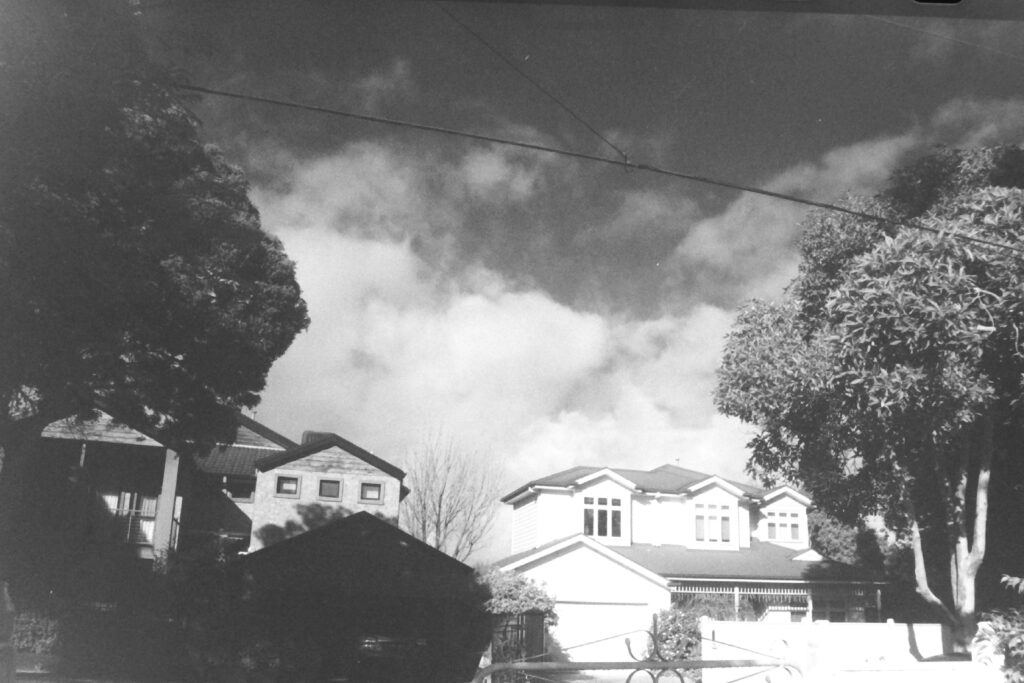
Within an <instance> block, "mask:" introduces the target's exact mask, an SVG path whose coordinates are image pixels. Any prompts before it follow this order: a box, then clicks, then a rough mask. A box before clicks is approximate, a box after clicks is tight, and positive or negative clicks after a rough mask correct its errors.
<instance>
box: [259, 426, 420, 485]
mask: <svg viewBox="0 0 1024 683" xmlns="http://www.w3.org/2000/svg"><path fill="white" fill-rule="evenodd" d="M334 446H336V447H338V448H340V449H341V450H343V451H345V452H346V453H350V454H352V455H354V456H356V457H357V458H359V459H360V460H362V461H363V462H365V463H367V464H370V465H373V466H374V467H376V468H377V469H379V470H381V471H382V472H386V473H388V474H390V475H391V476H392V477H394V478H395V479H398V480H399V481H401V480H402V479H404V478H405V472H403V471H402V470H401V469H399V468H397V467H395V466H394V465H392V464H391V463H389V462H388V461H387V460H384V459H383V458H379V457H377V456H376V455H374V454H373V453H371V452H370V451H368V450H366V449H364V448H360V447H359V446H357V445H355V444H354V443H352V442H351V441H348V440H347V439H343V438H342V437H340V436H338V435H337V434H328V435H327V436H325V437H324V438H322V439H318V440H316V441H311V442H310V443H305V444H302V445H301V446H295V447H293V448H289V449H287V450H283V451H279V452H277V453H273V454H271V455H267V456H266V457H264V458H261V459H260V460H258V461H256V469H258V470H259V471H260V472H266V471H267V470H272V469H274V468H275V467H280V466H281V465H286V464H288V463H290V462H294V461H295V460H298V459H299V458H304V457H306V456H307V455H312V454H313V453H319V452H320V451H324V450H327V449H328V448H331V447H334Z"/></svg>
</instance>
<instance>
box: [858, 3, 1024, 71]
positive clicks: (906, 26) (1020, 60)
mask: <svg viewBox="0 0 1024 683" xmlns="http://www.w3.org/2000/svg"><path fill="white" fill-rule="evenodd" d="M864 18H865V19H873V20H874V21H879V22H881V23H883V24H889V25H890V26H895V27H897V28H901V29H904V30H906V31H914V32H915V33H923V34H924V35H926V36H931V37H932V38H939V39H940V40H948V41H949V42H951V43H959V44H960V45H966V46H968V47H973V48H975V49H977V50H984V51H985V52H991V53H992V54H996V55H999V56H1001V57H1006V58H1007V59H1011V60H1013V61H1015V62H1018V63H1020V64H1024V55H1019V54H1014V53H1012V52H1006V51H1005V50H1000V49H998V48H994V47H989V46H988V45H982V44H981V43H972V42H971V41H969V40H964V39H962V38H957V37H956V36H951V35H949V34H947V33H939V32H938V31H929V30H928V29H924V28H918V27H917V26H911V25H910V24H903V23H900V22H898V21H893V20H891V19H886V18H885V17H878V16H873V15H870V14H867V15H864Z"/></svg>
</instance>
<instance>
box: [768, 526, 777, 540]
mask: <svg viewBox="0 0 1024 683" xmlns="http://www.w3.org/2000/svg"><path fill="white" fill-rule="evenodd" d="M768 538H769V540H772V541H774V540H775V522H768Z"/></svg>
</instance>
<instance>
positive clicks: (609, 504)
mask: <svg viewBox="0 0 1024 683" xmlns="http://www.w3.org/2000/svg"><path fill="white" fill-rule="evenodd" d="M583 533H584V534H585V535H587V536H597V537H598V538H621V537H622V499H621V498H594V497H592V496H586V497H584V498H583Z"/></svg>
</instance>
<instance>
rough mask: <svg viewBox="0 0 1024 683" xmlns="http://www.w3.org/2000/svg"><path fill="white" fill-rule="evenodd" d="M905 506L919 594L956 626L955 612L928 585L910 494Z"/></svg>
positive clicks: (918, 527) (907, 496)
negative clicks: (908, 520)
mask: <svg viewBox="0 0 1024 683" xmlns="http://www.w3.org/2000/svg"><path fill="white" fill-rule="evenodd" d="M903 504H904V507H905V508H906V511H907V517H908V518H909V519H910V533H911V540H912V542H913V548H914V579H915V581H916V582H917V594H918V595H920V596H921V597H922V598H924V600H925V602H927V603H928V604H929V605H932V606H933V607H935V608H936V609H938V610H939V611H940V612H941V613H942V616H944V617H945V618H946V619H948V620H949V623H951V624H955V623H956V617H955V616H954V614H953V612H951V611H950V609H949V607H947V606H946V604H945V603H943V602H942V600H939V598H938V596H937V595H935V593H934V592H932V589H931V587H930V586H929V585H928V569H927V568H926V567H925V564H924V546H923V544H922V543H921V527H920V526H919V524H918V522H917V511H916V510H915V508H914V502H913V501H912V500H911V499H910V493H909V492H905V493H904V496H903Z"/></svg>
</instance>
